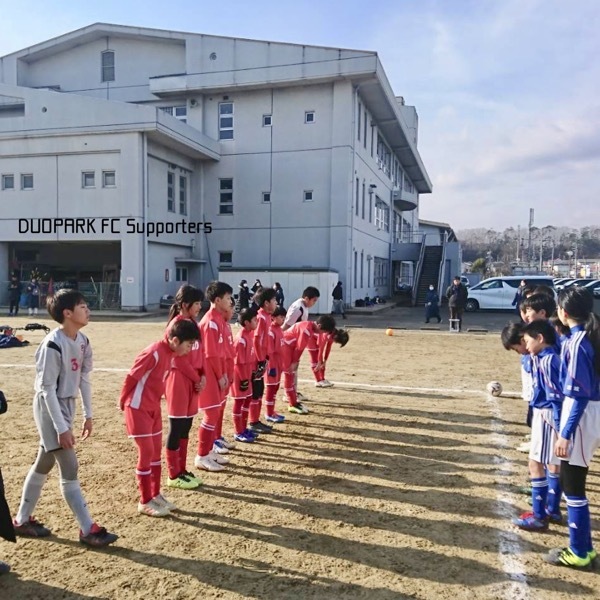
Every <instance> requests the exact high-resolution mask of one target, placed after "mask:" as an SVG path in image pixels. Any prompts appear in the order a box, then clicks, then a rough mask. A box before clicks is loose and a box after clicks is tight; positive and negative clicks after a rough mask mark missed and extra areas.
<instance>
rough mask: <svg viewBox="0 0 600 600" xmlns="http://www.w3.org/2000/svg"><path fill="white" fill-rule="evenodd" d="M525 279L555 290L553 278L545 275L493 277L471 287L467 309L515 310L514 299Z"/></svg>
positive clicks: (532, 283)
mask: <svg viewBox="0 0 600 600" xmlns="http://www.w3.org/2000/svg"><path fill="white" fill-rule="evenodd" d="M523 280H525V281H526V282H527V283H528V284H530V285H536V286H537V285H545V286H548V287H550V288H552V289H553V290H554V282H553V281H552V278H551V277H545V276H543V275H525V276H522V275H518V276H515V275H512V276H507V277H503V276H501V277H492V278H490V279H484V280H483V281H481V282H479V283H478V284H477V285H474V286H473V287H472V288H469V297H468V299H467V304H466V306H465V310H466V311H468V312H474V311H476V310H479V309H496V310H515V307H514V306H513V301H514V299H515V294H516V293H517V288H518V287H519V285H520V283H521V281H523Z"/></svg>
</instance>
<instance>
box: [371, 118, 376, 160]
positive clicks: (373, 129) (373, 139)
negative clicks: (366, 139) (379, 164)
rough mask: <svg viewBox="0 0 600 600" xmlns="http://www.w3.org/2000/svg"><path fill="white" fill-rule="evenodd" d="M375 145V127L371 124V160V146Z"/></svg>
mask: <svg viewBox="0 0 600 600" xmlns="http://www.w3.org/2000/svg"><path fill="white" fill-rule="evenodd" d="M374 145H375V125H373V124H371V158H373V146H374Z"/></svg>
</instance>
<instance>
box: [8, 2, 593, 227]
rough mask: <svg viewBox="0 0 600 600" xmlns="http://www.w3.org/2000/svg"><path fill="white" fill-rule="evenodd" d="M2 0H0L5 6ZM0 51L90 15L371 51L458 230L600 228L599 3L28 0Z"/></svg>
mask: <svg viewBox="0 0 600 600" xmlns="http://www.w3.org/2000/svg"><path fill="white" fill-rule="evenodd" d="M5 3H8V0H0V10H1V7H2V4H5ZM14 6H15V5H14V3H11V7H13V8H11V10H10V11H7V10H3V11H2V18H1V19H0V56H1V55H4V54H8V53H10V52H14V51H16V50H20V49H22V48H25V47H27V46H30V45H33V44H36V43H38V42H42V41H44V40H47V39H50V38H52V37H55V36H57V35H61V34H63V33H67V32H69V31H72V30H74V29H78V28H80V27H84V26H86V25H89V24H91V23H95V22H98V21H101V22H106V23H117V24H121V25H132V26H136V25H138V26H142V27H155V28H159V29H173V30H181V31H193V32H197V33H207V34H214V35H225V36H237V37H246V38H256V39H264V40H273V41H283V42H294V43H305V44H314V45H323V46H333V47H340V48H356V49H359V50H375V51H377V52H378V54H379V57H380V59H381V61H382V63H383V67H384V69H385V72H386V74H387V77H388V79H389V81H390V83H391V85H392V88H393V89H394V92H395V93H396V95H401V96H404V98H405V101H406V104H410V105H414V106H416V108H417V112H418V114H419V152H420V154H421V157H422V159H423V162H424V164H425V167H426V169H427V171H428V173H429V176H430V178H431V180H432V183H433V193H432V194H423V195H421V197H420V217H421V218H423V219H429V220H435V221H444V222H447V223H450V224H451V226H452V227H453V228H454V229H457V230H460V229H466V228H473V227H485V228H489V229H496V230H497V231H501V230H502V229H504V228H506V227H510V226H513V227H516V226H517V225H523V226H526V225H527V223H528V220H529V209H530V208H533V209H534V210H535V225H536V226H538V227H542V226H545V225H548V224H551V225H556V226H568V227H575V228H579V227H584V226H589V225H600V60H599V57H600V35H598V31H600V2H598V0H572V1H571V2H564V0H560V1H559V0H369V1H366V0H362V1H358V0H294V1H293V2H290V1H289V0H288V1H286V0H284V1H282V0H277V1H275V0H253V1H251V2H250V1H248V0H228V1H227V2H225V3H224V4H221V3H220V2H208V1H206V0H195V1H194V2H189V3H185V4H183V3H174V4H168V3H165V2H164V1H161V2H158V1H156V0H144V1H140V0H131V1H128V0H120V1H114V0H104V1H103V2H101V3H97V4H96V3H94V5H93V6H92V5H91V3H87V2H80V1H64V0H55V1H54V2H47V0H44V1H43V2H42V1H41V0H28V2H27V3H26V4H25V5H24V6H26V10H25V9H23V10H14Z"/></svg>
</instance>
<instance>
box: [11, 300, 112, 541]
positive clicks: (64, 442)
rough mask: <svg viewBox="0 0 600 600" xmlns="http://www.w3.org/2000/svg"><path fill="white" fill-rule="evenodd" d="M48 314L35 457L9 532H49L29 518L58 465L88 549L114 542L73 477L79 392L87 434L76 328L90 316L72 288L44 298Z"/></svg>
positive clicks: (87, 405)
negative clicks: (50, 324)
mask: <svg viewBox="0 0 600 600" xmlns="http://www.w3.org/2000/svg"><path fill="white" fill-rule="evenodd" d="M48 312H49V313H50V316H51V317H52V318H53V319H54V320H55V321H56V322H57V323H60V327H58V328H57V329H55V330H54V331H51V332H50V333H49V334H48V335H47V336H46V337H45V338H44V340H43V341H42V343H41V344H40V346H39V348H38V349H37V352H36V353H35V360H36V377H35V396H34V398H33V418H34V420H35V424H36V426H37V429H38V432H39V434H40V448H39V451H38V455H37V458H36V460H35V462H34V464H33V466H32V467H31V469H30V470H29V473H28V474H27V477H26V479H25V484H24V486H23V495H22V497H21V504H20V506H19V512H18V513H17V516H16V518H15V520H14V526H15V533H16V534H17V535H21V536H27V537H45V536H48V535H50V530H49V529H47V528H46V527H44V526H43V525H42V524H41V523H40V522H39V521H36V520H35V519H34V518H33V516H32V515H33V511H34V509H35V506H36V504H37V502H38V500H39V498H40V495H41V492H42V487H43V485H44V483H45V481H46V478H47V476H48V473H49V472H50V470H51V469H52V467H53V466H54V463H56V462H57V463H58V469H59V472H60V489H61V492H62V495H63V497H64V499H65V500H66V502H67V504H68V505H69V508H70V509H71V510H72V511H73V514H74V515H75V517H76V519H77V521H78V523H79V528H80V531H79V541H80V542H81V543H82V544H87V545H89V546H96V547H98V546H107V545H108V544H112V543H113V542H114V541H116V540H117V537H118V536H116V535H115V534H113V533H109V532H108V531H106V529H105V528H104V527H100V526H99V525H97V524H96V523H94V521H93V520H92V518H91V516H90V513H89V512H88V508H87V504H86V502H85V499H84V497H83V494H82V492H81V486H80V484H79V480H78V478H77V471H78V467H79V465H78V462H77V455H76V454H75V447H74V446H75V436H74V435H73V421H74V418H75V408H76V403H77V397H78V396H79V393H80V392H81V398H82V404H83V417H84V422H83V428H82V431H81V438H82V439H83V440H85V439H87V438H88V437H89V436H90V435H91V433H92V388H91V384H90V380H89V375H90V372H91V370H92V349H91V346H90V342H89V340H88V339H87V337H86V336H85V335H83V334H82V333H81V331H80V330H81V329H82V328H83V327H85V326H86V325H87V324H88V322H89V318H90V311H89V308H88V307H87V304H86V301H85V298H84V297H83V296H82V295H81V294H80V293H79V292H78V291H76V290H60V291H58V292H57V293H56V294H54V296H51V297H49V298H48Z"/></svg>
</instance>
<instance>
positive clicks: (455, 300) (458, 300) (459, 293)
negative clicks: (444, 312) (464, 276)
mask: <svg viewBox="0 0 600 600" xmlns="http://www.w3.org/2000/svg"><path fill="white" fill-rule="evenodd" d="M468 297H469V292H468V291H467V288H466V287H465V286H464V285H463V284H462V283H459V284H458V285H455V284H452V285H450V286H448V289H447V290H446V298H448V306H451V307H453V308H464V307H465V305H466V304H467V298H468Z"/></svg>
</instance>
